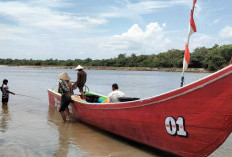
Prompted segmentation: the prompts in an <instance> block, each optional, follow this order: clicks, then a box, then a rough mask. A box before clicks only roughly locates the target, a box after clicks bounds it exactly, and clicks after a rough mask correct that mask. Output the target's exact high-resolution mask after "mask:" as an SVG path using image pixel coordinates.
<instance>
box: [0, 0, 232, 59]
mask: <svg viewBox="0 0 232 157" xmlns="http://www.w3.org/2000/svg"><path fill="white" fill-rule="evenodd" d="M231 6H232V1H231V0H220V1H218V0H217V1H216V0H197V3H196V8H195V13H194V19H195V23H196V27H197V32H196V33H194V34H193V35H192V36H191V39H190V46H189V48H190V51H193V50H194V49H195V48H197V47H212V46H213V45H214V44H218V45H224V44H231V43H232V42H231V41H232V9H231ZM191 7H192V0H0V58H13V59H24V58H26V59H30V58H31V59H49V58H52V59H86V58H91V59H106V58H114V57H117V56H118V55H119V54H124V53H125V54H126V55H127V56H130V55H131V54H132V53H135V54H136V55H141V54H158V53H161V52H165V51H167V50H170V49H182V50H183V49H184V47H185V43H186V40H187V34H188V27H189V18H190V10H191Z"/></svg>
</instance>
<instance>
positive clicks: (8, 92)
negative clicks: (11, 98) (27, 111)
mask: <svg viewBox="0 0 232 157" xmlns="http://www.w3.org/2000/svg"><path fill="white" fill-rule="evenodd" d="M6 92H7V93H10V94H13V95H15V93H14V92H11V91H9V90H6Z"/></svg>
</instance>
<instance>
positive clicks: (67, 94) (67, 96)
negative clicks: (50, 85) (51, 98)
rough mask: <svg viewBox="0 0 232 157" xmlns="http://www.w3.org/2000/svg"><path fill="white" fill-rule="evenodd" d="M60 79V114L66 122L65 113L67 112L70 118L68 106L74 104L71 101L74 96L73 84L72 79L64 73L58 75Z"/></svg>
mask: <svg viewBox="0 0 232 157" xmlns="http://www.w3.org/2000/svg"><path fill="white" fill-rule="evenodd" d="M58 77H59V78H60V81H59V86H58V93H61V103H60V109H59V112H60V114H61V116H62V118H63V120H64V121H66V115H65V112H64V111H66V112H67V114H68V116H69V114H70V113H69V110H68V105H69V104H70V103H71V102H73V100H72V99H71V95H72V84H71V82H70V80H71V78H70V77H69V76H68V74H67V73H66V72H63V73H61V74H59V75H58Z"/></svg>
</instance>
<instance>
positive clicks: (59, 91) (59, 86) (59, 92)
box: [58, 83, 60, 93]
mask: <svg viewBox="0 0 232 157" xmlns="http://www.w3.org/2000/svg"><path fill="white" fill-rule="evenodd" d="M58 93H60V83H59V85H58Z"/></svg>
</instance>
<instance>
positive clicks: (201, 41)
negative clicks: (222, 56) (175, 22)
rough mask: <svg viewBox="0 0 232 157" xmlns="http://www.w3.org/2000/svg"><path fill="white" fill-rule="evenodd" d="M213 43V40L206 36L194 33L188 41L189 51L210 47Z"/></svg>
mask: <svg viewBox="0 0 232 157" xmlns="http://www.w3.org/2000/svg"><path fill="white" fill-rule="evenodd" d="M215 43H217V41H216V39H215V38H213V37H211V36H209V35H206V34H200V33H195V34H193V35H192V37H191V39H190V49H191V50H193V49H195V48H197V47H211V46H213V45H214V44H215Z"/></svg>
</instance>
